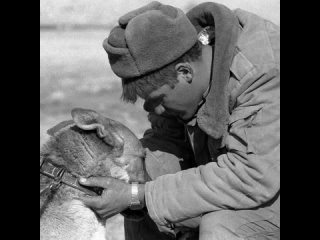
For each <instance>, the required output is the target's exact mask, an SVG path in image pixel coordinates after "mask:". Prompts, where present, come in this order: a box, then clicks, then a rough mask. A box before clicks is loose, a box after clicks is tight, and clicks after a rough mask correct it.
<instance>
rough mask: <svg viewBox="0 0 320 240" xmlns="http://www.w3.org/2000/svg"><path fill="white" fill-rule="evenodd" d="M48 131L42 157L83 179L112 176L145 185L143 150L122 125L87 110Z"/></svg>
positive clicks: (74, 113) (132, 134) (76, 110)
mask: <svg viewBox="0 0 320 240" xmlns="http://www.w3.org/2000/svg"><path fill="white" fill-rule="evenodd" d="M71 115H72V118H73V120H70V121H64V122H61V123H59V124H58V125H56V126H55V127H53V128H51V129H50V130H48V134H49V135H50V136H51V137H50V139H49V141H48V142H47V143H46V144H44V146H43V147H42V149H41V151H40V157H42V158H46V160H48V161H50V162H51V163H52V164H54V165H56V166H60V167H64V168H65V169H66V170H67V171H69V172H71V173H73V174H75V175H78V176H83V177H90V176H111V177H115V178H118V179H122V180H124V181H127V182H131V181H137V182H145V171H144V166H143V164H144V163H143V161H144V157H145V152H144V148H143V147H142V145H141V143H140V141H139V139H138V138H137V137H136V136H135V135H134V133H132V132H131V131H130V130H129V129H128V128H127V127H125V126H124V125H123V124H121V123H119V122H117V121H114V120H111V119H108V118H106V117H104V116H102V115H101V114H99V113H97V112H95V111H93V110H86V109H79V108H78V109H74V110H72V114H71Z"/></svg>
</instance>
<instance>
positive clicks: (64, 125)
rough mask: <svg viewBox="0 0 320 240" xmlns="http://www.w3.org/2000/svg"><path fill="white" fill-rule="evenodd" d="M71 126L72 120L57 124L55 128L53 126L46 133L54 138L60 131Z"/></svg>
mask: <svg viewBox="0 0 320 240" xmlns="http://www.w3.org/2000/svg"><path fill="white" fill-rule="evenodd" d="M72 125H74V121H73V120H69V121H63V122H61V123H59V124H57V125H56V126H54V127H53V128H50V129H49V130H48V131H47V133H48V134H49V135H50V136H52V137H54V136H55V135H56V134H57V133H58V132H60V131H61V130H62V129H65V128H67V127H71V126H72Z"/></svg>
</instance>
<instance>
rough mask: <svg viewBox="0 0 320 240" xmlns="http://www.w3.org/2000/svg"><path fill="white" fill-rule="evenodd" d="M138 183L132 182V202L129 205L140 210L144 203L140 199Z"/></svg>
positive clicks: (132, 208)
mask: <svg viewBox="0 0 320 240" xmlns="http://www.w3.org/2000/svg"><path fill="white" fill-rule="evenodd" d="M138 185H139V184H138V183H132V184H131V203H130V206H129V208H130V209H131V210H140V209H142V208H143V205H142V204H141V202H140V201H139V191H138V189H139V188H138Z"/></svg>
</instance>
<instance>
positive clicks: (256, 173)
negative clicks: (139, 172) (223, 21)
mask: <svg viewBox="0 0 320 240" xmlns="http://www.w3.org/2000/svg"><path fill="white" fill-rule="evenodd" d="M208 4H209V5H208ZM199 8H200V9H201V10H202V11H208V9H210V3H205V4H202V5H201V6H200V7H198V9H199ZM191 11H192V10H191ZM232 14H234V16H235V19H236V28H237V36H236V41H235V44H234V46H233V47H232V54H233V55H232V58H231V62H230V66H227V67H228V74H229V75H228V81H227V82H226V85H225V86H226V101H227V105H226V104H221V105H220V106H219V105H217V103H214V102H213V101H210V99H212V96H211V98H210V94H211V93H209V95H208V98H207V101H206V104H205V105H203V107H201V109H200V110H199V112H198V115H197V120H196V122H193V123H190V124H182V123H179V122H178V121H176V120H175V119H169V118H165V117H162V116H156V115H154V114H150V115H149V120H150V122H151V129H149V130H147V131H146V133H145V135H144V137H143V139H141V141H142V143H143V145H144V147H145V148H146V149H147V157H146V169H147V171H148V173H149V175H150V176H151V178H152V179H153V180H152V181H150V182H148V183H147V184H146V187H145V198H146V205H147V209H148V212H149V215H150V217H151V218H152V219H153V221H154V222H155V223H156V224H157V225H159V226H172V224H176V223H179V222H183V221H185V220H188V219H192V218H197V217H201V216H202V215H203V214H205V213H208V212H212V211H220V210H224V209H233V210H238V209H254V208H258V207H272V208H273V209H274V211H275V212H276V213H277V214H279V213H280V205H279V201H280V197H279V193H280V28H279V27H278V26H276V25H275V24H273V23H271V22H269V21H267V20H265V19H262V18H260V17H259V16H256V15H254V14H252V13H249V12H246V11H244V10H241V9H236V10H234V11H233V12H232ZM216 25H217V23H216ZM222 30H223V29H222ZM218 34H219V32H216V35H218ZM217 47H219V46H217V45H216V46H215V48H217ZM213 78H215V75H213ZM217 88H219V86H217V83H215V81H213V83H212V87H211V90H210V92H212V91H213V90H212V89H217ZM218 90H219V89H218ZM220 90H221V91H223V90H222V89H220ZM216 92H217V91H216ZM222 103H223V101H222ZM219 104H220V103H219ZM212 107H214V108H215V109H216V108H219V107H220V108H224V110H226V112H228V115H227V116H226V118H225V120H224V121H225V122H222V123H221V122H220V125H221V126H223V128H221V129H223V131H222V132H221V129H220V130H219V131H220V132H219V131H218V132H217V129H214V128H215V126H216V125H219V123H217V124H216V123H215V124H212V122H215V121H219V120H221V119H222V120H221V121H223V118H216V117H215V116H213V115H212V112H210V109H212ZM214 118H215V119H214ZM217 119H218V120H217ZM219 133H221V134H219ZM181 170H182V171H181Z"/></svg>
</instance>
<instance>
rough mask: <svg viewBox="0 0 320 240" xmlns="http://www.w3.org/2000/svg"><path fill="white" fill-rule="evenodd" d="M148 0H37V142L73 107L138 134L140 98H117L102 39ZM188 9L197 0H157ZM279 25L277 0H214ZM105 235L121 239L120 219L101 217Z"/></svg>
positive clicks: (141, 118)
mask: <svg viewBox="0 0 320 240" xmlns="http://www.w3.org/2000/svg"><path fill="white" fill-rule="evenodd" d="M148 2H151V0H40V146H41V145H42V144H43V143H44V142H45V141H46V140H47V139H48V136H47V134H46V130H47V129H49V128H50V127H52V126H54V125H55V124H57V123H59V122H60V121H63V120H66V119H70V118H71V117H70V111H71V109H72V108H74V107H82V108H90V109H95V110H97V111H99V112H101V113H102V114H104V115H105V116H108V117H110V118H112V119H115V120H118V121H120V122H122V123H124V124H125V125H126V126H128V127H129V128H130V129H131V130H132V131H133V132H134V133H135V134H136V135H137V136H138V137H141V136H142V134H143V131H144V130H145V129H146V128H148V126H149V124H148V122H147V118H146V116H147V114H146V113H145V112H144V111H143V110H142V102H141V101H138V102H137V103H136V104H134V105H132V104H126V103H123V102H121V100H120V96H121V81H120V79H119V78H117V77H116V76H115V75H114V74H113V73H112V71H111V69H110V67H109V65H108V58H107V54H106V53H105V51H104V50H103V48H102V41H103V40H104V39H105V37H106V36H108V33H109V31H110V29H111V28H112V27H113V26H115V25H116V23H117V19H118V18H119V17H120V16H121V15H123V14H125V13H126V12H128V11H130V10H133V9H135V8H138V7H140V6H142V5H145V4H147V3H148ZM160 2H162V3H165V4H170V5H173V6H176V7H179V8H181V9H182V10H184V11H188V10H189V9H191V8H192V7H194V6H195V5H197V4H199V3H201V2H206V1H200V0H162V1H161V0H160ZM215 2H219V3H222V4H224V5H226V6H228V7H229V8H231V9H235V8H242V9H245V10H249V11H251V12H254V13H257V14H259V15H261V16H263V17H265V18H267V19H269V20H271V21H273V22H275V23H276V24H278V25H280V0H216V1H215ZM107 234H108V237H109V238H110V239H111V240H123V239H124V234H123V219H122V217H121V216H119V215H118V216H115V217H113V218H112V219H109V220H108V221H107Z"/></svg>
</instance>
